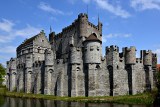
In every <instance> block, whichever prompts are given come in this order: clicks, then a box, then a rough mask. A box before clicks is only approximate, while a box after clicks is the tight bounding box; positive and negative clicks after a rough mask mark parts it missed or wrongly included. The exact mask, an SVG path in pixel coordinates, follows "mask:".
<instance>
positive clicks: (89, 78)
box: [83, 34, 102, 96]
mask: <svg viewBox="0 0 160 107" xmlns="http://www.w3.org/2000/svg"><path fill="white" fill-rule="evenodd" d="M83 46H84V53H83V54H84V65H85V75H86V79H85V80H86V82H87V83H86V84H87V86H86V91H87V90H88V91H87V92H86V96H96V84H97V83H96V76H97V72H96V69H97V68H96V66H97V65H98V66H99V64H100V63H101V51H102V50H101V41H100V40H99V39H98V38H97V37H96V35H95V34H91V35H90V36H89V37H88V38H87V39H86V40H85V41H84V42H83Z"/></svg>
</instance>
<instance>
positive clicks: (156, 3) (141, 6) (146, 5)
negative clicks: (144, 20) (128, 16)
mask: <svg viewBox="0 0 160 107" xmlns="http://www.w3.org/2000/svg"><path fill="white" fill-rule="evenodd" d="M130 5H131V7H133V8H134V9H135V10H139V11H143V10H147V9H157V10H160V0H131V3H130Z"/></svg>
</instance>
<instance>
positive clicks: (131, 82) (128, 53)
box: [123, 46, 137, 95]
mask: <svg viewBox="0 0 160 107" xmlns="http://www.w3.org/2000/svg"><path fill="white" fill-rule="evenodd" d="M123 50H124V54H125V64H126V65H125V69H126V71H127V73H128V88H129V94H130V95H132V94H136V92H137V91H136V86H135V85H136V80H135V79H136V78H135V76H136V73H135V64H136V48H135V47H133V46H131V47H130V48H128V47H126V48H124V49H123Z"/></svg>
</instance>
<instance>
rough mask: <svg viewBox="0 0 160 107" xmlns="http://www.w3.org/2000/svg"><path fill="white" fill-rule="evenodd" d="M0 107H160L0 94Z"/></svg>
mask: <svg viewBox="0 0 160 107" xmlns="http://www.w3.org/2000/svg"><path fill="white" fill-rule="evenodd" d="M0 107H160V106H154V105H153V104H150V105H128V104H116V103H84V102H67V101H54V100H43V99H29V98H12V97H2V96H0Z"/></svg>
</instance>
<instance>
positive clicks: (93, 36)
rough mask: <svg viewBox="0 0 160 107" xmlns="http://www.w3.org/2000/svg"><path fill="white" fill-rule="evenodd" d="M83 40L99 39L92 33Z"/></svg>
mask: <svg viewBox="0 0 160 107" xmlns="http://www.w3.org/2000/svg"><path fill="white" fill-rule="evenodd" d="M85 41H100V40H99V39H98V38H97V37H96V34H94V33H92V34H91V35H90V36H89V37H88V38H87V39H86V40H85ZM85 41H84V42H85ZM100 42H101V41H100Z"/></svg>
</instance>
